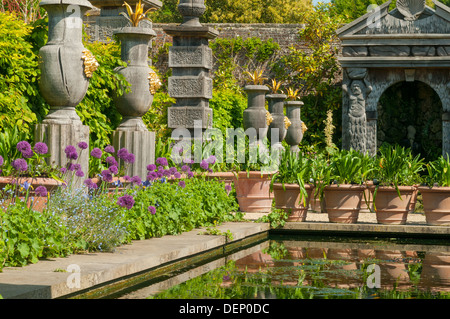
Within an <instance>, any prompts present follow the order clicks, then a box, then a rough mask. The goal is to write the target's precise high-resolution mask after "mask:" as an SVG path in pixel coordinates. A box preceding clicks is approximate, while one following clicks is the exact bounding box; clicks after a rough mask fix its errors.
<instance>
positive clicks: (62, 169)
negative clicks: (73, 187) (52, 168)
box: [59, 167, 67, 174]
mask: <svg viewBox="0 0 450 319" xmlns="http://www.w3.org/2000/svg"><path fill="white" fill-rule="evenodd" d="M59 171H60V172H61V173H62V174H65V173H67V168H65V167H61V169H60V170H59Z"/></svg>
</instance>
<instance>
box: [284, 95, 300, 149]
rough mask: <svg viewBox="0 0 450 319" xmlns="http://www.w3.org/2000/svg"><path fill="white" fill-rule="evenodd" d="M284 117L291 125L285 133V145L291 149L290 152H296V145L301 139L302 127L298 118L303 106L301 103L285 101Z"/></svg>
mask: <svg viewBox="0 0 450 319" xmlns="http://www.w3.org/2000/svg"><path fill="white" fill-rule="evenodd" d="M285 104H286V116H287V117H288V119H289V121H290V122H291V125H290V126H289V128H288V129H287V132H286V138H285V140H286V143H288V144H289V146H290V147H291V151H293V152H298V151H299V147H298V145H299V144H300V142H301V141H302V139H303V126H302V120H301V118H300V107H301V106H302V105H303V102H302V101H286V103H285Z"/></svg>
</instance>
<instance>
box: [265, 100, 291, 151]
mask: <svg viewBox="0 0 450 319" xmlns="http://www.w3.org/2000/svg"><path fill="white" fill-rule="evenodd" d="M286 97H287V96H286V95H285V94H268V95H267V96H266V99H267V101H268V105H269V113H270V115H271V117H272V121H271V122H270V125H269V131H268V132H267V137H268V138H269V141H270V142H271V145H272V147H277V148H278V147H279V148H282V145H281V142H282V141H283V140H284V138H285V137H286V133H287V126H288V125H286V121H285V115H284V102H285V100H286Z"/></svg>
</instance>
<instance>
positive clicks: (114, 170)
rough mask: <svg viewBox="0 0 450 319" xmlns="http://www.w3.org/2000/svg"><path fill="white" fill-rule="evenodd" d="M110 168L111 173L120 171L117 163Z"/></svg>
mask: <svg viewBox="0 0 450 319" xmlns="http://www.w3.org/2000/svg"><path fill="white" fill-rule="evenodd" d="M108 170H109V171H110V172H111V174H117V173H119V169H118V168H117V166H116V165H111V166H110V167H109V168H108Z"/></svg>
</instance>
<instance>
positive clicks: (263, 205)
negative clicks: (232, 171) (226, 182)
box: [233, 171, 273, 213]
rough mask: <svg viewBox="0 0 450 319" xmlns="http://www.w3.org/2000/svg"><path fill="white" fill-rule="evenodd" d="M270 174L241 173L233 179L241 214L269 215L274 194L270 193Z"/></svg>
mask: <svg viewBox="0 0 450 319" xmlns="http://www.w3.org/2000/svg"><path fill="white" fill-rule="evenodd" d="M270 176H271V174H269V173H261V172H259V171H251V172H249V174H248V176H247V172H239V173H238V174H237V178H236V175H235V176H234V178H233V183H234V185H235V188H236V197H237V200H238V203H239V209H240V211H241V212H246V213H269V212H270V209H271V207H272V201H273V194H272V193H271V192H270Z"/></svg>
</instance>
